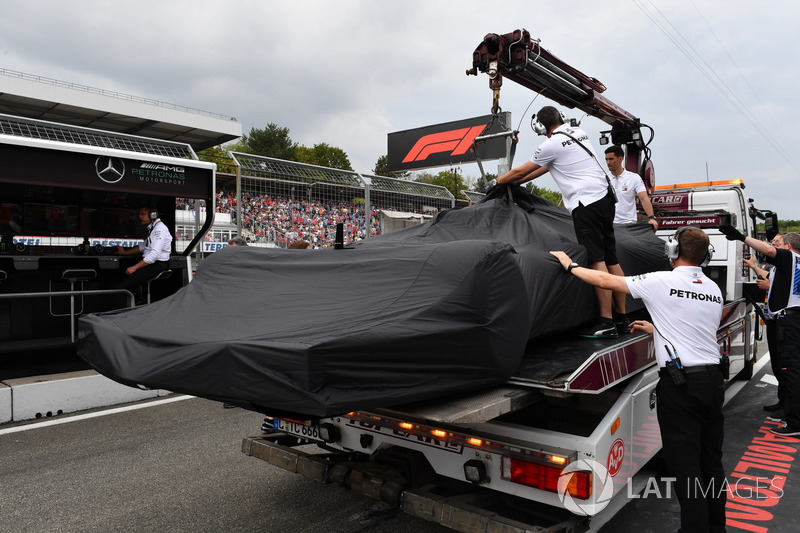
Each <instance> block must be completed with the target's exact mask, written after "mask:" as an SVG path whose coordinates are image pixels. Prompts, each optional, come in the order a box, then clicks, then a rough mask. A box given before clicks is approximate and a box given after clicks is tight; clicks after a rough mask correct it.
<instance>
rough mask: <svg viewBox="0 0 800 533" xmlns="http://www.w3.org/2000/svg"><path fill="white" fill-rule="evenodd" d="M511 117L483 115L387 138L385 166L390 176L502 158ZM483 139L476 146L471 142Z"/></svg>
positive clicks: (501, 114)
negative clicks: (504, 135)
mask: <svg viewBox="0 0 800 533" xmlns="http://www.w3.org/2000/svg"><path fill="white" fill-rule="evenodd" d="M510 123H511V113H508V112H504V113H500V114H499V115H498V116H492V115H484V116H482V117H473V118H468V119H463V120H456V121H453V122H445V123H443V124H434V125H432V126H424V127H422V128H415V129H412V130H404V131H397V132H394V133H390V134H389V138H388V141H389V142H388V147H389V151H388V157H387V163H388V167H389V171H390V172H405V171H408V170H420V169H424V168H433V167H442V166H449V165H460V164H462V163H471V162H473V161H475V160H477V159H478V157H479V156H480V159H481V160H483V161H487V160H491V159H499V158H501V157H506V156H507V154H506V150H507V149H506V138H504V137H503V136H501V135H500V136H499V135H495V134H498V133H504V132H508V131H509V128H508V127H507V126H506V125H507V124H510ZM480 136H483V137H484V138H483V139H480V140H479V142H478V143H475V139H476V138H479V137H480Z"/></svg>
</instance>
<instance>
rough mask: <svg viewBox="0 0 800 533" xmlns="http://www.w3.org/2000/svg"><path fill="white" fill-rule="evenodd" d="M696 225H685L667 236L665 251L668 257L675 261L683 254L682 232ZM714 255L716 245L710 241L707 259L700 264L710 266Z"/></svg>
mask: <svg viewBox="0 0 800 533" xmlns="http://www.w3.org/2000/svg"><path fill="white" fill-rule="evenodd" d="M696 227H697V226H683V227H682V228H678V231H676V232H675V234H674V235H670V236H669V237H668V238H667V242H665V243H664V253H666V254H667V259H669V260H670V261H674V260H676V259H677V258H679V257H680V256H681V243H680V240H679V237H680V235H681V233H683V232H684V231H686V230H687V229H688V228H696ZM698 229H699V228H698ZM712 257H714V246H713V245H712V244H711V243H710V242H709V243H708V252H707V253H706V257H705V259H703V262H702V263H700V266H701V267H704V266H708V264H709V263H710V262H711V258H712Z"/></svg>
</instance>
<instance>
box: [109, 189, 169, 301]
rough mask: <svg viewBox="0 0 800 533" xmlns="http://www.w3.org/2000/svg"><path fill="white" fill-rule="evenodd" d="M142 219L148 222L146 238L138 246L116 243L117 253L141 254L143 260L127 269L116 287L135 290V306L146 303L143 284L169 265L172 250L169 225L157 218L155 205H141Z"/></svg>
mask: <svg viewBox="0 0 800 533" xmlns="http://www.w3.org/2000/svg"><path fill="white" fill-rule="evenodd" d="M139 222H140V223H141V224H142V225H147V237H145V240H144V241H143V242H141V243H139V245H138V246H133V247H131V248H123V247H122V246H117V254H118V255H131V254H138V253H141V254H142V259H141V260H140V261H139V262H138V263H136V264H135V265H133V266H129V267H128V268H126V269H125V276H126V277H125V279H124V280H123V281H122V283H120V284H119V285H118V286H117V288H118V289H125V290H128V291H130V292H132V293H133V295H134V297H135V298H136V305H141V304H142V303H143V297H142V285H143V284H144V283H145V282H147V281H148V280H150V279H153V278H154V277H156V276H157V275H158V274H160V273H161V272H163V271H164V270H167V269H168V268H169V256H170V251H171V249H172V235H171V234H170V232H169V228H168V227H167V225H166V224H164V223H163V222H162V221H161V219H160V218H159V217H158V213H157V212H156V209H155V207H153V206H149V205H148V206H142V207H140V208H139Z"/></svg>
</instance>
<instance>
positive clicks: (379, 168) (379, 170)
mask: <svg viewBox="0 0 800 533" xmlns="http://www.w3.org/2000/svg"><path fill="white" fill-rule="evenodd" d="M372 173H373V174H375V175H376V176H386V177H387V178H391V177H392V173H391V172H389V156H386V155H382V156H380V157H379V158H378V160H377V161H375V166H374V167H372Z"/></svg>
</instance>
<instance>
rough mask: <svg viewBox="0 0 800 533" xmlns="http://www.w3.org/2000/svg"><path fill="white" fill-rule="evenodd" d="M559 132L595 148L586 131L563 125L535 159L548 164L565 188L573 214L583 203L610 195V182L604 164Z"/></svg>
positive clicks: (538, 149) (562, 189)
mask: <svg viewBox="0 0 800 533" xmlns="http://www.w3.org/2000/svg"><path fill="white" fill-rule="evenodd" d="M557 131H564V132H566V133H568V134H569V135H571V136H572V137H574V138H575V139H577V140H579V141H580V142H581V144H583V145H584V146H585V147H586V148H588V149H589V150H590V151H591V152H592V153H594V147H592V145H591V143H590V142H589V136H588V135H586V132H585V131H583V130H582V129H580V128H571V127H569V126H568V125H566V124H562V125H561V126H559V127H558V128H556V129H555V130H553V135H551V136H550V138H549V139H547V140H546V141H544V142H543V143H542V144H540V145H539V148H537V149H536V152H535V153H534V154H533V157H532V158H531V162H533V163H536V164H537V165H539V166H541V167H547V170H548V171H549V172H550V175H551V176H553V180H554V181H555V182H556V185H558V188H559V190H560V191H561V196H562V198H563V199H564V206H565V207H566V208H567V210H569V212H570V213H571V212H572V210H573V209H575V208H576V207H578V204H579V203H582V204H583V205H589V204H591V203H594V202H596V201H598V200H602V199H603V198H604V197H605V196H606V194H608V182H607V181H606V174H605V171H604V170H603V169H602V168H601V167H600V163H599V162H598V161H597V160H596V159H595V158H594V157H592V156H591V155H589V154H588V153H586V150H584V149H583V148H581V147H580V145H579V144H578V143H577V142H575V141H573V140H572V139H570V138H569V137H567V136H566V135H562V134H556V133H555V132H557Z"/></svg>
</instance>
